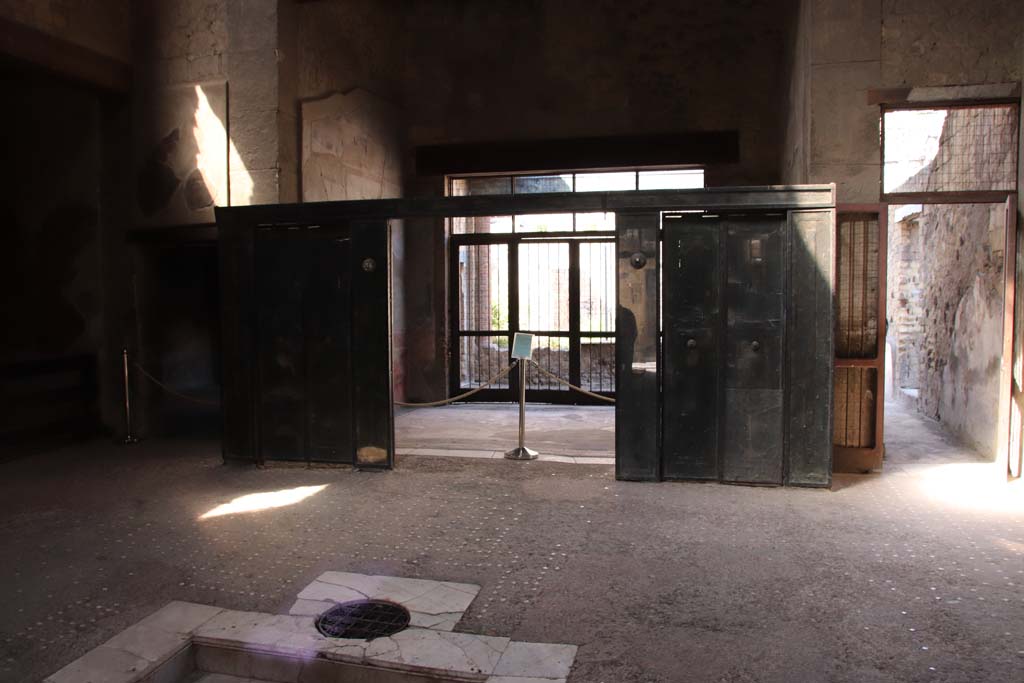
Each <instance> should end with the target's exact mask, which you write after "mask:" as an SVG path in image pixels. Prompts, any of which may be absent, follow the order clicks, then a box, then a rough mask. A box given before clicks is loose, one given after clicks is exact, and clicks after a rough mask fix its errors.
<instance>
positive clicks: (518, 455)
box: [505, 332, 537, 460]
mask: <svg viewBox="0 0 1024 683" xmlns="http://www.w3.org/2000/svg"><path fill="white" fill-rule="evenodd" d="M520 334H521V333H519V332H517V333H516V337H519V336H520ZM532 341H533V338H532V336H531V337H530V342H531V343H532ZM516 345H517V344H516V343H515V342H514V343H513V348H514V347H515V346H516ZM514 353H515V352H514V351H513V354H514ZM529 362H530V359H529V357H528V356H527V357H525V358H524V357H522V356H521V355H520V357H519V445H518V446H517V447H515V448H513V449H512V450H510V451H506V452H505V457H506V458H508V459H509V460H536V459H537V451H535V450H533V449H532V448H527V447H526V365H527V363H529Z"/></svg>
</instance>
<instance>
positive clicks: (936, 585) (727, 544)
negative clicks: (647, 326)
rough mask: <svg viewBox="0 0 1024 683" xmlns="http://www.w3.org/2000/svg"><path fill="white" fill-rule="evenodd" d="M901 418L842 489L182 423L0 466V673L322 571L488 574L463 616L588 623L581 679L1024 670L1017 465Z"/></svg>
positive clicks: (491, 623)
mask: <svg viewBox="0 0 1024 683" xmlns="http://www.w3.org/2000/svg"><path fill="white" fill-rule="evenodd" d="M896 410H898V409H896ZM888 424H889V425H890V449H889V459H888V462H887V465H886V469H885V472H884V473H883V474H880V475H870V476H843V477H838V478H837V480H836V485H835V487H834V488H833V490H831V491H829V490H816V489H782V488H757V487H742V486H723V485H718V484H697V483H692V484H691V483H661V484H637V483H628V482H617V481H615V480H614V477H613V471H612V467H611V466H610V465H572V464H560V463H550V462H512V461H507V460H500V459H499V460H476V459H471V458H436V457H432V458H428V457H413V456H410V457H400V458H399V459H398V463H397V469H395V470H394V471H392V472H387V473H357V472H353V471H350V470H347V469H305V468H285V467H281V468H267V469H257V468H255V467H243V466H226V465H223V464H222V463H221V460H220V455H219V452H218V447H217V445H216V444H215V443H210V442H190V441H159V442H157V441H151V442H145V443H143V444H140V445H138V446H136V447H132V448H124V447H121V446H115V445H111V444H110V443H106V442H94V443H91V444H88V445H83V446H80V447H77V448H71V449H64V450H61V451H57V452H52V453H47V454H37V455H33V456H31V457H29V458H24V459H21V460H17V461H14V462H9V463H5V464H2V465H0V520H2V523H0V544H2V545H0V547H2V550H3V558H4V561H3V562H2V563H0V680H3V681H17V682H19V683H20V682H23V681H32V680H38V679H40V678H41V677H43V676H44V675H46V674H48V673H50V672H52V671H54V670H56V669H57V668H59V667H60V666H62V665H63V664H65V663H67V662H68V661H70V660H72V659H74V658H75V657H77V656H79V655H81V654H82V653H84V652H85V651H87V650H88V649H90V648H92V647H94V646H96V645H98V644H100V643H102V642H103V641H105V640H107V639H108V638H110V637H111V636H112V635H114V634H115V633H117V632H119V631H120V630H122V629H124V628H125V627H127V626H129V625H130V624H132V623H134V622H135V621H137V620H138V619H140V618H142V617H143V616H145V615H147V614H149V613H150V612H152V611H154V610H156V609H157V608H159V607H160V606H162V605H163V604H165V603H166V602H168V601H170V600H174V599H178V600H189V601H194V602H200V603H208V604H212V605H218V606H222V607H227V608H233V609H244V610H258V611H267V612H282V613H283V612H285V611H287V610H288V608H289V606H290V605H291V603H292V601H293V600H294V598H295V595H296V593H297V592H298V591H299V590H301V588H302V587H303V586H305V585H307V584H308V583H309V582H310V581H312V580H313V579H314V578H316V576H318V575H319V574H320V573H321V572H323V571H326V570H331V569H335V570H342V571H352V572H362V573H367V574H389V575H396V576H408V577H414V578H429V579H439V580H444V581H458V582H467V583H475V584H479V585H481V586H482V590H481V591H480V594H479V596H478V597H477V599H476V600H475V601H474V602H473V603H472V605H471V607H470V609H469V611H468V612H467V614H466V616H465V618H464V619H463V621H462V622H461V623H460V624H459V626H458V627H457V630H464V631H469V632H473V633H480V634H488V635H501V636H508V637H511V638H514V639H516V640H522V641H530V642H556V643H574V644H578V645H579V646H580V649H579V653H578V655H577V658H576V663H575V666H574V668H573V671H572V674H571V676H570V679H569V680H570V681H573V682H575V683H601V682H605V683H623V682H651V683H654V682H665V683H669V682H671V683H681V682H686V681H729V682H749V681H778V682H780V683H781V682H786V683H790V682H794V681H851V682H854V681H855V682H857V683H864V682H870V681H1011V680H1021V676H1022V674H1024V503H1022V495H1021V494H1022V491H1021V489H1020V486H1019V485H1006V484H996V483H994V480H995V478H994V477H993V476H992V474H991V473H992V467H991V466H990V465H988V464H984V463H980V462H979V461H978V460H977V458H975V457H974V456H973V455H972V454H971V453H970V452H969V451H966V450H964V449H961V448H959V447H957V446H955V445H953V444H951V443H950V442H949V440H948V439H945V438H944V437H942V435H941V432H937V431H935V425H931V424H928V423H926V422H924V421H922V420H920V419H917V418H915V417H914V416H912V415H906V414H905V415H903V416H902V417H900V416H896V417H894V418H891V419H890V421H889V423H888ZM894 444H899V448H898V449H897V448H896V447H895V445H894ZM921 444H924V445H923V446H921ZM919 447H920V448H919ZM915 448H919V450H920V452H917V451H915V450H914V449H915ZM318 486H324V488H322V489H320V490H318V491H316V490H314V489H312V488H303V489H299V487H318ZM296 489H298V490H299V492H301V493H304V494H308V496H307V497H305V498H303V497H302V496H301V495H297V494H296V491H295V490H296ZM281 491H286V492H290V493H283V494H279V495H276V496H274V495H271V496H264V497H261V498H255V499H253V498H242V497H244V496H247V495H249V494H253V493H259V492H281ZM236 499H241V500H237V501H236V503H235V506H234V508H231V509H229V513H228V514H223V515H220V516H215V517H207V518H204V519H200V518H201V517H203V516H204V515H205V514H206V513H208V512H210V511H211V510H213V509H215V508H217V507H218V506H221V505H223V504H225V503H230V502H231V501H233V500H236ZM245 502H257V503H262V504H264V505H267V504H278V505H280V507H271V508H267V509H262V510H258V511H248V512H245V511H240V510H241V509H242V508H244V507H245V506H244V505H243V503H245ZM231 510H234V511H231ZM222 511H223V509H222Z"/></svg>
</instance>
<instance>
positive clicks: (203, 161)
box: [128, 82, 253, 434]
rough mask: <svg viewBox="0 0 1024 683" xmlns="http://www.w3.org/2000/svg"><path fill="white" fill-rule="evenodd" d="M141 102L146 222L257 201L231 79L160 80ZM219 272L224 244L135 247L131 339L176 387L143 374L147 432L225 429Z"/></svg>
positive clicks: (139, 159) (184, 222)
mask: <svg viewBox="0 0 1024 683" xmlns="http://www.w3.org/2000/svg"><path fill="white" fill-rule="evenodd" d="M138 107H139V116H138V117H137V120H138V121H139V125H138V128H137V131H136V135H137V140H136V145H135V153H136V176H135V186H134V188H133V189H134V191H135V196H134V200H135V201H134V204H135V215H136V221H137V224H138V226H140V227H143V228H158V227H164V228H173V227H180V226H188V225H195V224H204V223H212V222H213V221H214V215H213V208H214V206H217V205H222V206H226V205H229V204H230V203H235V204H248V203H249V202H250V200H251V198H252V191H253V181H252V178H251V177H250V175H249V173H248V171H247V170H246V168H245V165H244V164H243V163H242V161H241V155H240V154H239V152H238V150H237V149H236V147H235V145H234V143H233V142H231V141H230V139H229V136H228V131H227V127H226V125H225V121H226V120H227V118H226V117H227V86H226V83H224V82H213V83H203V84H184V85H176V86H169V87H165V88H160V89H157V90H154V91H151V92H148V93H145V94H144V95H143V96H142V98H141V100H140V102H139V103H138ZM218 272H219V268H218V261H217V248H216V245H215V244H213V245H211V244H201V243H195V244H177V243H175V244H172V245H164V244H160V245H154V246H144V247H140V248H139V249H138V250H137V252H136V257H135V276H134V278H133V284H132V298H133V302H132V303H133V306H134V308H135V320H134V329H133V330H130V331H128V338H131V339H133V343H130V344H129V347H130V348H131V352H132V353H133V357H134V358H135V359H136V360H137V361H138V362H139V363H140V364H141V365H142V366H143V367H144V368H145V369H146V370H147V372H149V373H150V374H152V375H153V376H154V377H155V378H156V379H157V380H159V381H160V382H161V383H163V384H165V385H166V387H167V388H168V389H169V390H170V391H166V390H164V389H163V388H160V387H158V386H157V385H156V384H155V383H153V382H151V381H149V380H144V379H142V378H140V377H137V378H136V395H137V396H138V397H139V403H140V404H141V405H140V407H139V409H138V410H137V413H138V416H139V424H140V427H141V428H142V430H143V433H146V432H151V433H175V434H181V433H191V434H196V433H201V434H210V433H216V431H217V430H218V429H219V420H220V410H219V405H218V404H219V397H220V386H221V375H220V366H221V358H220V354H221V348H220V309H219V303H220V288H219V276H218ZM130 327H131V326H130ZM171 392H176V393H177V394H180V395H183V396H187V397H191V398H192V399H194V400H189V399H186V398H182V396H175V395H174V394H172V393H171Z"/></svg>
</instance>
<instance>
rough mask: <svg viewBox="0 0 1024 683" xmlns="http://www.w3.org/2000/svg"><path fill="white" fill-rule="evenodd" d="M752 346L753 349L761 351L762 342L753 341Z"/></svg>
mask: <svg viewBox="0 0 1024 683" xmlns="http://www.w3.org/2000/svg"><path fill="white" fill-rule="evenodd" d="M750 348H751V349H753V350H754V351H760V350H761V342H751V344H750Z"/></svg>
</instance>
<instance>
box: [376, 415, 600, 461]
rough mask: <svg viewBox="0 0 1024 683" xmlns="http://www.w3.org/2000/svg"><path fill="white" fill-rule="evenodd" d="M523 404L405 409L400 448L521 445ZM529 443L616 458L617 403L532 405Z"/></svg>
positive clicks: (398, 420)
mask: <svg viewBox="0 0 1024 683" xmlns="http://www.w3.org/2000/svg"><path fill="white" fill-rule="evenodd" d="M518 438H519V406H517V405H514V404H509V403H469V404H465V403H464V404H459V405H454V406H447V407H444V408H413V409H408V408H407V409H402V410H401V411H399V412H397V413H396V415H395V442H396V444H397V445H398V452H399V453H402V452H403V451H409V450H412V449H431V450H436V449H450V450H458V451H498V452H502V453H503V452H505V451H507V450H509V449H511V448H515V446H516V444H517V443H518ZM526 445H527V446H529V447H530V448H533V449H536V450H538V451H540V452H541V453H542V454H546V455H563V456H584V457H603V458H614V457H615V408H614V406H554V405H544V404H532V403H531V404H527V406H526Z"/></svg>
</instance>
